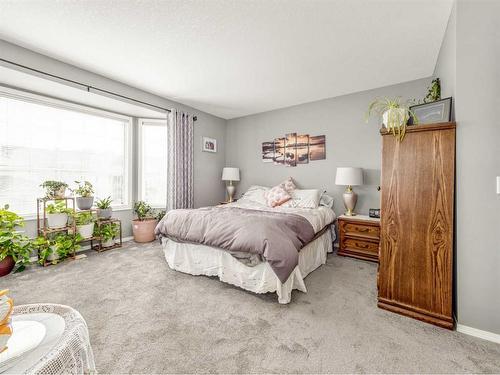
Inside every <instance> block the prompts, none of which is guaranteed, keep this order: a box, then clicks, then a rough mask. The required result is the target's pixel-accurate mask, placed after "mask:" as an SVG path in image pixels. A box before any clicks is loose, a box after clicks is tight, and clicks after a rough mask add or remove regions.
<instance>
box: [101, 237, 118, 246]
mask: <svg viewBox="0 0 500 375" xmlns="http://www.w3.org/2000/svg"><path fill="white" fill-rule="evenodd" d="M114 244H115V239H114V238H112V239H110V240H107V241H104V242H103V243H102V247H111V246H113V245H114Z"/></svg>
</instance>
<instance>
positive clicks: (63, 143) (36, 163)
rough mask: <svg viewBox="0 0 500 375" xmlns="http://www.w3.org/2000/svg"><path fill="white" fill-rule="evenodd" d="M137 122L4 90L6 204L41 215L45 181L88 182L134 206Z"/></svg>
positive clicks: (0, 179)
mask: <svg viewBox="0 0 500 375" xmlns="http://www.w3.org/2000/svg"><path fill="white" fill-rule="evenodd" d="M131 123H132V122H131V118H130V117H126V116H121V115H117V114H112V113H109V112H104V111H99V110H95V109H91V108H88V107H84V106H79V105H74V104H69V103H66V102H63V101H59V100H52V99H48V98H43V97H40V96H37V95H31V94H27V93H21V92H17V91H15V90H10V89H6V88H0V205H3V204H6V203H8V204H9V205H10V208H11V209H12V210H13V211H15V212H17V213H19V214H22V215H25V216H31V215H33V214H35V213H36V198H37V197H41V196H43V195H44V191H43V189H42V188H41V187H40V186H39V185H40V184H41V183H42V182H43V181H45V180H59V181H64V182H66V183H67V184H68V185H70V187H71V186H73V185H74V181H75V180H88V181H90V182H91V183H92V184H93V185H94V188H95V191H96V194H95V195H96V196H97V197H99V198H104V197H107V196H111V198H112V199H113V206H114V207H115V208H126V207H130V190H131V189H130V175H131V173H130V171H131V163H130V162H131V158H130V156H131V147H130V137H129V134H130V129H131Z"/></svg>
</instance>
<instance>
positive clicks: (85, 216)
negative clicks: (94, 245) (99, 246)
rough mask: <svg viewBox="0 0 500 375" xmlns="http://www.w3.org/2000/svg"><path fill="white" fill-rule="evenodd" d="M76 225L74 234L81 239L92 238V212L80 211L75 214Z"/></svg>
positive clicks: (93, 222) (93, 220)
mask: <svg viewBox="0 0 500 375" xmlns="http://www.w3.org/2000/svg"><path fill="white" fill-rule="evenodd" d="M74 220H75V224H76V233H78V234H80V236H82V238H84V239H87V238H91V237H92V233H94V224H95V219H94V215H92V212H88V211H82V212H77V213H76V214H75V216H74Z"/></svg>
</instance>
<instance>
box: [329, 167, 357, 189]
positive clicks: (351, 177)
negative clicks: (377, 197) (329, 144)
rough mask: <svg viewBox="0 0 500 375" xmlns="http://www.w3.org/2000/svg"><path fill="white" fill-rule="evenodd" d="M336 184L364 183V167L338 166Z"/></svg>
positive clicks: (352, 184)
mask: <svg viewBox="0 0 500 375" xmlns="http://www.w3.org/2000/svg"><path fill="white" fill-rule="evenodd" d="M335 184H336V185H351V186H354V185H363V169H361V168H353V167H340V168H337V175H336V177H335Z"/></svg>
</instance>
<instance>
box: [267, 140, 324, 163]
mask: <svg viewBox="0 0 500 375" xmlns="http://www.w3.org/2000/svg"><path fill="white" fill-rule="evenodd" d="M324 159H326V150H325V136H324V135H317V136H310V135H309V134H302V135H297V133H289V134H286V135H285V137H284V138H275V139H274V141H270V142H263V143H262V161H263V162H264V163H274V164H278V165H279V164H281V165H286V166H288V167H295V166H297V164H307V163H309V161H314V160H324Z"/></svg>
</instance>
